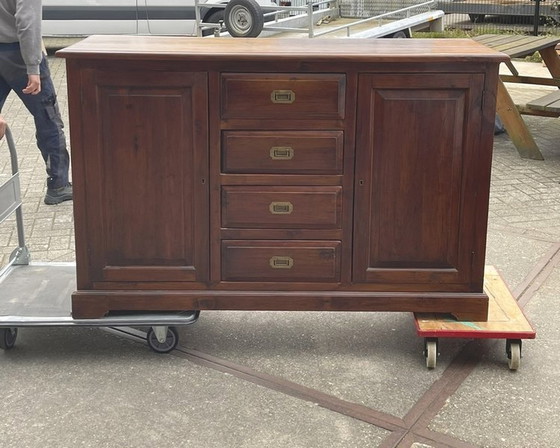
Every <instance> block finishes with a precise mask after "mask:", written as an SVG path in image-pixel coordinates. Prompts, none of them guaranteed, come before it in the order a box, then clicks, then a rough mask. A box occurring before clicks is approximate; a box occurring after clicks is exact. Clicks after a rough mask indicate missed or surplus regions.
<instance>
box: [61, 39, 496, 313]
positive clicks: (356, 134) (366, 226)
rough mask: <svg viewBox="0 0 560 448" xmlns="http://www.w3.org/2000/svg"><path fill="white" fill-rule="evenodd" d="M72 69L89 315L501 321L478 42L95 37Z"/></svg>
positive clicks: (80, 300) (80, 253) (491, 76)
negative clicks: (423, 316)
mask: <svg viewBox="0 0 560 448" xmlns="http://www.w3.org/2000/svg"><path fill="white" fill-rule="evenodd" d="M58 55H59V56H62V57H65V58H67V61H66V62H67V71H68V91H69V107H70V131H71V150H72V170H73V182H74V188H75V199H74V211H75V224H76V249H77V250H76V264H77V276H78V290H77V291H76V292H75V293H74V295H73V316H74V317H75V318H86V317H88V318H89V317H94V318H95V317H101V316H103V315H105V314H107V313H110V312H113V311H123V310H125V311H126V310H142V311H148V310H150V311H151V310H187V309H200V310H207V309H241V310H330V311H345V310H356V311H357V310H361V311H381V310H384V311H431V312H451V313H454V314H456V315H457V316H460V317H461V318H471V319H477V320H484V319H485V318H486V313H487V302H488V299H487V297H486V296H485V294H484V293H483V290H482V282H483V268H484V256H485V244H486V221H487V213H488V195H489V181H490V166H491V150H492V138H493V124H494V113H495V101H496V99H495V95H496V85H497V79H498V65H499V63H500V62H502V61H504V60H505V56H504V55H502V54H500V53H496V52H493V51H492V50H489V49H488V48H486V47H484V46H481V45H479V44H477V43H475V42H473V41H470V40H427V39H426V40H425V39H422V40H414V39H402V40H400V39H394V40H391V39H388V40H383V39H380V40H352V39H339V40H330V39H325V40H320V39H318V40H313V39H310V40H307V39H302V40H298V41H297V43H296V42H295V41H294V40H292V39H285V40H282V39H247V40H245V39H196V38H157V37H122V36H121V37H115V36H111V37H101V36H93V37H90V38H88V39H86V40H85V41H82V42H81V43H78V44H76V45H74V46H71V47H69V48H67V49H65V50H62V51H60V52H59V53H58Z"/></svg>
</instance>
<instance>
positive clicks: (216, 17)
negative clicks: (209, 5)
mask: <svg viewBox="0 0 560 448" xmlns="http://www.w3.org/2000/svg"><path fill="white" fill-rule="evenodd" d="M220 21H222V27H223V21H224V10H223V9H219V10H218V11H214V12H213V13H211V14H209V15H208V17H206V18H205V19H204V22H206V23H220ZM211 34H214V31H213V30H204V31H203V32H202V35H203V36H209V35H211Z"/></svg>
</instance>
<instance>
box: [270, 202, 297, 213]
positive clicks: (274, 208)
mask: <svg viewBox="0 0 560 448" xmlns="http://www.w3.org/2000/svg"><path fill="white" fill-rule="evenodd" d="M268 210H269V211H270V213H272V214H273V215H289V214H290V213H292V212H293V211H294V205H293V204H292V203H291V202H271V203H270V205H269V206H268Z"/></svg>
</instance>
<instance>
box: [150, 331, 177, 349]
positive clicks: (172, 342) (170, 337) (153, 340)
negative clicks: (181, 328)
mask: <svg viewBox="0 0 560 448" xmlns="http://www.w3.org/2000/svg"><path fill="white" fill-rule="evenodd" d="M146 341H147V342H148V345H149V346H150V348H151V349H152V350H153V351H154V352H156V353H169V352H170V351H172V350H174V349H175V347H177V344H178V343H179V333H178V332H177V329H176V328H175V327H169V328H167V335H166V338H165V342H159V341H158V339H157V337H156V334H155V332H154V329H153V328H150V329H149V330H148V334H147V335H146Z"/></svg>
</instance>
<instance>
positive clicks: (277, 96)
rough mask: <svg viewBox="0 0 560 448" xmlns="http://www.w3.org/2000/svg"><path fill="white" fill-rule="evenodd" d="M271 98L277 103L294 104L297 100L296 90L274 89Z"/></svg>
mask: <svg viewBox="0 0 560 448" xmlns="http://www.w3.org/2000/svg"><path fill="white" fill-rule="evenodd" d="M270 99H271V100H272V102H273V103H275V104H292V103H293V102H294V101H295V100H296V92H294V91H293V90H273V91H272V93H271V94H270Z"/></svg>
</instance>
